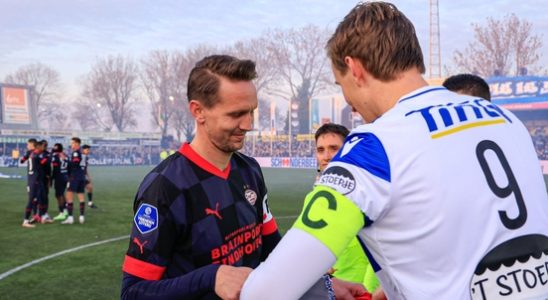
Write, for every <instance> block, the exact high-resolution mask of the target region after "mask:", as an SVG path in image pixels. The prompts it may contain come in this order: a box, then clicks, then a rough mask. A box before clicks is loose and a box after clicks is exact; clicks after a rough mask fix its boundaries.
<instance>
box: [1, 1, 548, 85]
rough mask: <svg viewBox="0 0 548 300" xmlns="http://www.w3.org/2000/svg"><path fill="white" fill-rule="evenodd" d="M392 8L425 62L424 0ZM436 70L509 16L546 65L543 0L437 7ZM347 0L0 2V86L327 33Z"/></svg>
mask: <svg viewBox="0 0 548 300" xmlns="http://www.w3.org/2000/svg"><path fill="white" fill-rule="evenodd" d="M391 2H393V3H395V4H396V5H397V6H398V8H399V9H400V10H402V11H403V12H404V13H405V14H406V15H407V16H408V17H409V18H410V19H411V21H412V22H413V23H414V24H415V27H416V30H417V34H418V35H419V40H420V43H421V46H422V48H423V51H424V53H425V61H426V62H428V56H427V54H428V34H429V27H428V21H429V1H428V0H407V1H404V0H400V1H391ZM439 2H440V4H439V6H440V32H441V52H442V65H451V64H452V57H453V52H454V51H455V50H456V49H461V50H462V49H464V47H465V46H466V45H467V44H468V43H469V42H470V41H472V40H473V33H472V26H471V23H480V24H485V23H486V17H487V16H490V17H494V18H501V17H503V16H504V15H506V14H508V13H515V14H516V15H517V16H518V17H520V18H525V19H527V20H528V21H530V22H532V23H533V28H534V33H536V34H541V35H543V37H542V39H543V43H544V47H543V48H542V50H541V52H542V54H543V57H542V58H541V61H542V63H543V65H544V66H548V51H547V49H548V45H547V44H548V42H547V38H548V18H547V17H546V13H547V11H548V10H547V8H546V4H547V3H546V0H523V1H510V0H505V1H477V0H459V1H453V0H451V1H449V0H440V1H439ZM356 3H357V2H356V1H347V0H315V1H313V0H255V1H250V0H241V1H234V0H231V1H228V0H227V1H221V0H201V1H196V0H179V1H175V0H151V1H147V0H0V12H1V13H0V81H1V80H3V79H4V77H5V76H6V75H7V74H9V73H12V72H14V71H15V70H16V69H17V68H18V67H20V66H23V65H26V64H29V63H33V62H41V63H44V64H47V65H49V66H51V67H53V68H54V69H56V70H57V71H58V72H59V73H60V74H61V78H62V83H63V85H65V86H66V87H67V89H68V90H69V91H71V90H75V86H76V84H77V80H78V79H79V78H81V76H83V75H85V74H86V73H87V72H89V70H90V67H91V65H92V64H93V63H94V62H95V61H96V59H97V58H102V57H105V56H107V55H111V54H112V55H117V54H123V55H129V56H131V57H134V58H140V57H142V56H143V55H145V54H146V53H148V52H149V51H151V50H157V49H167V50H174V49H180V50H184V49H187V48H190V47H192V46H194V45H197V44H202V43H207V44H214V45H228V44H231V43H232V42H234V41H237V40H242V39H246V38H251V37H257V36H260V34H261V33H262V32H263V31H264V30H266V29H268V28H290V27H302V26H305V25H307V24H315V25H318V26H320V27H327V28H330V29H334V28H335V27H336V25H337V23H338V22H339V21H340V20H341V19H342V18H343V16H344V15H346V13H348V11H349V10H350V9H351V8H352V7H353V6H354V5H355V4H356Z"/></svg>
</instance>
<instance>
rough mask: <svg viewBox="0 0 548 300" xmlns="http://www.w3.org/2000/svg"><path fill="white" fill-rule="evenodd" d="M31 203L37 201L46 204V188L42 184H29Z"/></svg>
mask: <svg viewBox="0 0 548 300" xmlns="http://www.w3.org/2000/svg"><path fill="white" fill-rule="evenodd" d="M28 188H29V201H32V200H34V199H36V200H37V201H38V203H44V201H45V197H46V193H45V188H44V185H43V184H42V182H35V183H33V184H29V186H28Z"/></svg>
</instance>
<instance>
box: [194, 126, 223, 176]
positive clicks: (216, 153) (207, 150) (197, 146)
mask: <svg viewBox="0 0 548 300" xmlns="http://www.w3.org/2000/svg"><path fill="white" fill-rule="evenodd" d="M190 146H191V147H192V149H194V151H195V152H196V153H198V154H199V155H200V156H201V157H202V158H203V159H205V160H207V161H208V162H209V163H211V164H212V165H214V166H215V167H217V168H218V169H219V170H221V171H224V170H225V169H226V167H227V166H228V164H229V163H230V158H231V157H232V153H226V152H223V151H221V150H219V149H217V147H215V145H213V144H212V143H211V142H209V140H206V141H203V140H201V139H199V138H198V136H197V135H196V136H195V137H194V139H193V140H192V142H191V143H190Z"/></svg>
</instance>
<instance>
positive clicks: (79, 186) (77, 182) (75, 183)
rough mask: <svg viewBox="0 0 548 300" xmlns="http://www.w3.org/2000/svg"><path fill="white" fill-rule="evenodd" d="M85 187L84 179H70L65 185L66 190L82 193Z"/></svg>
mask: <svg viewBox="0 0 548 300" xmlns="http://www.w3.org/2000/svg"><path fill="white" fill-rule="evenodd" d="M85 187H86V180H85V179H71V180H70V181H69V185H68V187H67V191H69V192H75V193H77V194H83V193H84V189H85Z"/></svg>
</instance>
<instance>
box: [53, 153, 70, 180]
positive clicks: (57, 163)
mask: <svg viewBox="0 0 548 300" xmlns="http://www.w3.org/2000/svg"><path fill="white" fill-rule="evenodd" d="M51 166H52V167H53V168H52V169H53V178H55V179H57V178H65V179H66V177H67V172H68V170H67V167H68V158H67V157H66V156H65V155H63V156H61V153H60V152H53V154H52V155H51Z"/></svg>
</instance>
